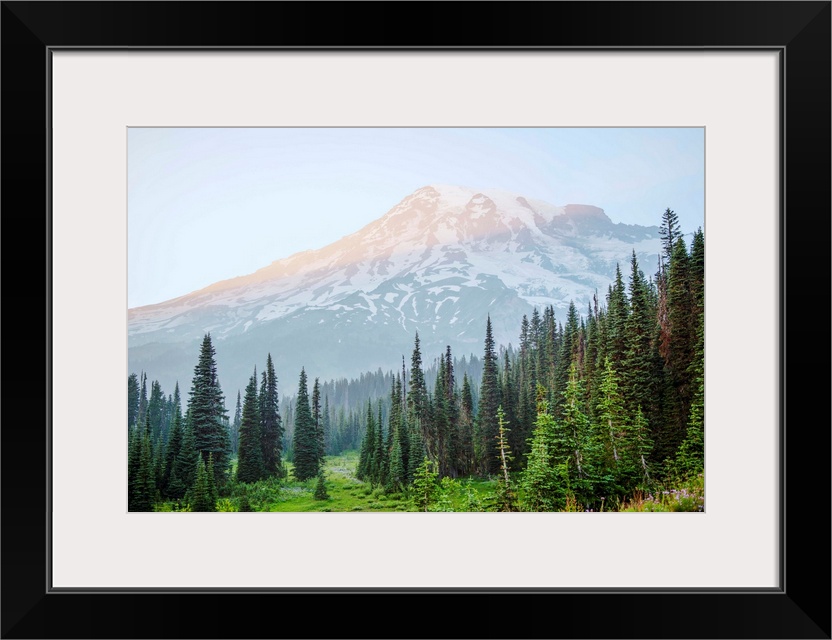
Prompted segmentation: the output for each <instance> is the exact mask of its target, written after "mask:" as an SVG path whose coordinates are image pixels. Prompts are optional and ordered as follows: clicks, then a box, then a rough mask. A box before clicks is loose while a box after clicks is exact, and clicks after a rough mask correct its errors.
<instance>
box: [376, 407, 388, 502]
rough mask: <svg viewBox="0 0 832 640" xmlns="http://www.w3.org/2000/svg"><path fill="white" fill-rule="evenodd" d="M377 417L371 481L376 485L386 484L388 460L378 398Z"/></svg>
mask: <svg viewBox="0 0 832 640" xmlns="http://www.w3.org/2000/svg"><path fill="white" fill-rule="evenodd" d="M377 406H378V419H377V420H376V433H375V446H374V447H373V467H374V469H373V470H374V476H373V483H374V484H377V485H382V486H383V485H385V484H387V471H388V465H389V460H388V459H387V450H386V449H385V448H384V429H383V424H384V423H383V421H382V413H381V399H379V400H378V405H377Z"/></svg>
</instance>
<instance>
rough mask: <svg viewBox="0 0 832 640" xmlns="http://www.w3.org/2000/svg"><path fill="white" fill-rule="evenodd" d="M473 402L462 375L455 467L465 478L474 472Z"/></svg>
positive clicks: (469, 386)
mask: <svg viewBox="0 0 832 640" xmlns="http://www.w3.org/2000/svg"><path fill="white" fill-rule="evenodd" d="M474 419H475V416H474V400H473V397H472V395H471V383H470V382H469V381H468V374H467V373H464V374H463V375H462V393H461V394H460V407H459V423H458V424H459V446H458V449H457V466H458V467H459V472H460V474H462V475H464V476H467V475H469V474H471V473H473V471H474V467H475V458H474Z"/></svg>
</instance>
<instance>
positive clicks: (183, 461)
mask: <svg viewBox="0 0 832 640" xmlns="http://www.w3.org/2000/svg"><path fill="white" fill-rule="evenodd" d="M184 423H185V425H184V428H183V430H182V446H180V447H179V453H178V454H177V455H176V458H175V460H174V463H173V470H172V471H171V475H170V482H169V483H168V496H170V497H171V498H174V499H177V500H178V499H181V498H183V497H184V496H185V493H186V492H187V491H188V489H190V488H191V486H192V485H193V483H194V478H195V477H196V467H197V461H198V460H199V459H200V456H199V452H198V451H197V450H196V440H195V438H194V432H193V428H192V427H191V425H190V421H189V420H187V419H186V420H185V421H184Z"/></svg>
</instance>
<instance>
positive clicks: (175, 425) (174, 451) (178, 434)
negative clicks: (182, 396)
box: [162, 383, 184, 497]
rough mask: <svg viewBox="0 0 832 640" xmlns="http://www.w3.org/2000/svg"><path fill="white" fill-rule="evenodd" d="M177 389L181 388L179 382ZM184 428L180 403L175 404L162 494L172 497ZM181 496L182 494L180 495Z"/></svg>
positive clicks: (166, 451)
mask: <svg viewBox="0 0 832 640" xmlns="http://www.w3.org/2000/svg"><path fill="white" fill-rule="evenodd" d="M176 389H177V390H178V389H179V384H178V383H177V385H176ZM183 436H184V430H183V428H182V410H181V408H180V406H179V404H177V403H174V405H173V418H172V420H171V428H170V435H169V436H168V446H167V447H166V449H165V467H164V471H163V473H162V495H164V496H168V497H172V496H170V493H169V487H170V483H171V477H172V475H173V469H174V467H175V466H176V458H177V457H178V456H179V452H180V450H181V449H182V438H183ZM180 497H181V496H180Z"/></svg>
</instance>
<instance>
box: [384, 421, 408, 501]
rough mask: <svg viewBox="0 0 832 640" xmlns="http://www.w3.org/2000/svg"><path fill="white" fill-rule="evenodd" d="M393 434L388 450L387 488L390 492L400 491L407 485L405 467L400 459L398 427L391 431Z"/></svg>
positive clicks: (400, 447) (399, 433)
mask: <svg viewBox="0 0 832 640" xmlns="http://www.w3.org/2000/svg"><path fill="white" fill-rule="evenodd" d="M391 430H392V432H393V446H392V447H391V449H390V472H389V474H388V478H387V486H388V488H389V489H391V490H392V491H400V490H401V489H403V488H404V487H405V485H406V484H407V467H406V466H405V464H404V460H403V458H402V444H401V430H400V429H399V427H394V428H393V429H391Z"/></svg>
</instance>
